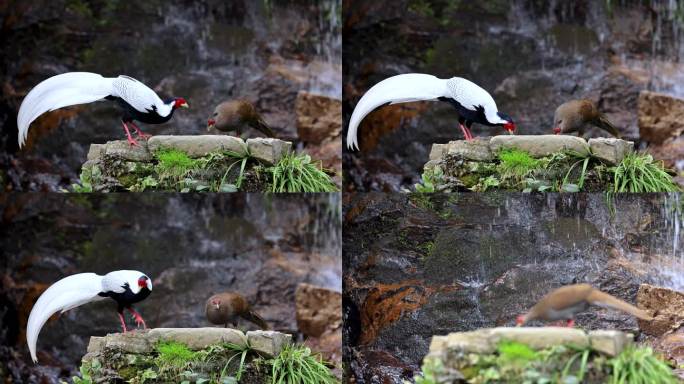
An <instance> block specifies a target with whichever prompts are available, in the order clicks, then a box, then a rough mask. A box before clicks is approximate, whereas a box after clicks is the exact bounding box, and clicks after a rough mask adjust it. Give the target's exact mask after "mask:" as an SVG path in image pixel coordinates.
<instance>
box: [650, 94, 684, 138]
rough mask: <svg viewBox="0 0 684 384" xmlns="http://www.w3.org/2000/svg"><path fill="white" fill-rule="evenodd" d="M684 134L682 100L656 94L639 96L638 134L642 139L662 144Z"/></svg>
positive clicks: (683, 104) (683, 103)
mask: <svg viewBox="0 0 684 384" xmlns="http://www.w3.org/2000/svg"><path fill="white" fill-rule="evenodd" d="M682 132H684V99H681V98H677V97H672V96H669V95H664V94H661V93H656V92H649V91H642V92H641V93H640V94H639V133H640V135H641V137H642V139H644V140H646V141H648V142H651V143H654V144H663V143H665V142H666V141H670V140H671V139H673V138H676V137H678V136H680V135H681V134H682Z"/></svg>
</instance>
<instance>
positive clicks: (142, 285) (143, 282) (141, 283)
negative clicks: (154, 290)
mask: <svg viewBox="0 0 684 384" xmlns="http://www.w3.org/2000/svg"><path fill="white" fill-rule="evenodd" d="M138 287H139V288H147V279H146V278H144V277H141V278H139V279H138Z"/></svg>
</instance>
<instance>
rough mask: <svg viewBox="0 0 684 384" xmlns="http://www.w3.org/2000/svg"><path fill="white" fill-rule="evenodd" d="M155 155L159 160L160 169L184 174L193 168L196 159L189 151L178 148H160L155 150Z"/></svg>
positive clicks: (178, 174) (179, 174) (180, 174)
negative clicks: (189, 154) (191, 156)
mask: <svg viewBox="0 0 684 384" xmlns="http://www.w3.org/2000/svg"><path fill="white" fill-rule="evenodd" d="M155 157H156V158H157V160H158V161H159V169H160V170H162V171H166V172H168V173H169V174H172V175H177V176H183V175H185V173H186V172H187V171H188V170H190V169H191V168H193V167H194V166H195V164H196V160H193V159H192V158H190V156H188V154H187V153H185V152H183V151H180V150H178V149H173V148H168V149H165V148H163V149H160V150H158V151H157V152H155Z"/></svg>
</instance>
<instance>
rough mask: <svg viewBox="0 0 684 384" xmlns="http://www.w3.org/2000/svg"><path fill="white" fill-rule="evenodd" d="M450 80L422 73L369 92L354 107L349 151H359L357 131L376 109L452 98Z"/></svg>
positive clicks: (383, 83)
mask: <svg viewBox="0 0 684 384" xmlns="http://www.w3.org/2000/svg"><path fill="white" fill-rule="evenodd" d="M446 82H447V81H446V80H444V79H439V78H437V77H435V76H432V75H426V74H422V73H407V74H403V75H396V76H392V77H389V78H387V79H385V80H383V81H381V82H379V83H377V84H375V85H374V86H373V87H372V88H371V89H369V90H368V92H366V93H365V94H364V95H363V96H362V97H361V100H359V102H358V103H357V104H356V107H354V112H352V116H351V119H350V120H349V129H348V130H347V147H348V148H350V149H354V148H356V149H358V148H359V144H358V139H357V130H358V127H359V124H361V120H363V118H364V117H366V115H368V114H369V113H371V112H372V111H373V110H374V109H375V108H378V107H379V106H381V105H384V104H387V103H390V104H397V103H408V102H411V101H423V100H436V99H438V98H440V97H446V96H450V94H449V90H448V88H447V85H446Z"/></svg>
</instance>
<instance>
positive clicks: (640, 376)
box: [609, 347, 679, 384]
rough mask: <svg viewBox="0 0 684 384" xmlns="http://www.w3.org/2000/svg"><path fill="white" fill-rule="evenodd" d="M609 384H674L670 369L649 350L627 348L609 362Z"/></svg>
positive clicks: (675, 380) (675, 379) (674, 378)
mask: <svg viewBox="0 0 684 384" xmlns="http://www.w3.org/2000/svg"><path fill="white" fill-rule="evenodd" d="M609 364H610V366H611V368H612V376H611V378H610V384H676V383H678V382H679V380H677V378H676V377H675V376H674V374H673V373H672V369H671V368H670V367H669V366H668V365H667V364H666V363H665V362H664V361H662V360H660V359H659V358H658V357H657V356H656V355H654V354H653V350H652V349H651V348H634V347H629V348H627V349H626V350H624V351H623V352H622V353H621V354H619V355H618V356H616V357H615V358H613V359H611V360H610V361H609Z"/></svg>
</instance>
